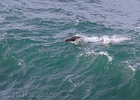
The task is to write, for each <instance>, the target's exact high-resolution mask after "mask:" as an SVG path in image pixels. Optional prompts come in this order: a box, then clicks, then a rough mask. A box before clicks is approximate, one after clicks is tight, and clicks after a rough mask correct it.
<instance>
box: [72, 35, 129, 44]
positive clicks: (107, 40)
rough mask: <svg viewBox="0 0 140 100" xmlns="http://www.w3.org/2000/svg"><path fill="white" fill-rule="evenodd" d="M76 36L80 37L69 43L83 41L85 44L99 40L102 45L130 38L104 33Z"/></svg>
mask: <svg viewBox="0 0 140 100" xmlns="http://www.w3.org/2000/svg"><path fill="white" fill-rule="evenodd" d="M76 36H81V37H82V38H81V39H77V40H76V41H74V42H71V43H74V44H79V43H84V44H85V43H87V42H96V43H98V42H99V43H102V44H103V45H105V44H110V43H120V42H123V41H125V40H130V38H128V37H125V36H119V35H113V36H107V35H104V36H101V37H98V36H91V37H87V36H82V35H79V34H77V35H76Z"/></svg>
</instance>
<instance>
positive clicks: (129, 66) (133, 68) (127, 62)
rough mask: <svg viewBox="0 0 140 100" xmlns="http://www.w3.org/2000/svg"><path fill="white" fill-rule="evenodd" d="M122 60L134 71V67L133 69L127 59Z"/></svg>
mask: <svg viewBox="0 0 140 100" xmlns="http://www.w3.org/2000/svg"><path fill="white" fill-rule="evenodd" d="M124 62H125V63H127V65H128V67H129V68H130V69H131V70H132V71H134V72H135V70H136V69H135V68H134V67H133V66H131V65H130V64H129V62H128V61H124Z"/></svg>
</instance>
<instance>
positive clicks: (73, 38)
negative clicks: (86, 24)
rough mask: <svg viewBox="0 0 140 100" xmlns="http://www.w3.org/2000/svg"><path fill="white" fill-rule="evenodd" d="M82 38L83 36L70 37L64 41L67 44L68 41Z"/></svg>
mask: <svg viewBox="0 0 140 100" xmlns="http://www.w3.org/2000/svg"><path fill="white" fill-rule="evenodd" d="M80 38H82V37H81V36H72V37H69V38H67V39H65V40H64V41H65V42H68V41H76V40H77V39H80Z"/></svg>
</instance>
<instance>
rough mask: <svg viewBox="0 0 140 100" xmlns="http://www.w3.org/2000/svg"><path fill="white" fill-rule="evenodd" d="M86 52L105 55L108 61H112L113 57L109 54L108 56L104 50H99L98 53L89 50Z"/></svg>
mask: <svg viewBox="0 0 140 100" xmlns="http://www.w3.org/2000/svg"><path fill="white" fill-rule="evenodd" d="M86 54H87V55H91V54H94V55H105V56H107V58H108V61H112V60H113V58H112V57H111V56H109V54H108V53H107V52H105V51H101V52H99V53H96V52H94V51H91V52H86Z"/></svg>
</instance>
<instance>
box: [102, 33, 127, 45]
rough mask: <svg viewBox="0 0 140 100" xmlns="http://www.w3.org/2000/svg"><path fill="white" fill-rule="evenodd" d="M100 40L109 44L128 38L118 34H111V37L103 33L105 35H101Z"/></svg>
mask: <svg viewBox="0 0 140 100" xmlns="http://www.w3.org/2000/svg"><path fill="white" fill-rule="evenodd" d="M100 40H102V41H103V44H109V43H120V42H123V41H125V40H129V38H127V37H123V36H118V35H113V36H111V37H109V36H107V35H105V36H102V37H101V38H100Z"/></svg>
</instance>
